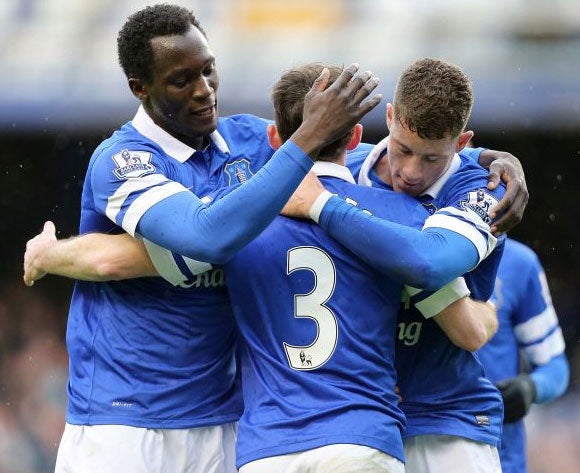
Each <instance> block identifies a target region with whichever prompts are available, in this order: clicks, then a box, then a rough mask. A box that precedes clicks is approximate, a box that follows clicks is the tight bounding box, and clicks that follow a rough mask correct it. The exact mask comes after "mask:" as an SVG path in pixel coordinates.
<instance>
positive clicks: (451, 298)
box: [407, 277, 471, 319]
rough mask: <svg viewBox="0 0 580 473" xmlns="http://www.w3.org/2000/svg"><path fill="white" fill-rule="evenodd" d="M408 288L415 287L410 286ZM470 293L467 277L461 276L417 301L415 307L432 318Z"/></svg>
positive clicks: (424, 315) (425, 315)
mask: <svg viewBox="0 0 580 473" xmlns="http://www.w3.org/2000/svg"><path fill="white" fill-rule="evenodd" d="M407 288H408V289H407V290H409V289H413V288H410V287H409V286H408V287H407ZM470 293H471V292H470V291H469V288H468V287H467V284H466V283H465V279H463V278H461V277H459V278H456V279H454V280H453V281H451V282H449V283H447V284H446V285H445V286H443V287H442V288H441V289H439V290H437V291H436V292H434V293H433V294H431V295H430V296H429V297H427V298H425V299H423V300H422V301H420V302H417V303H416V304H415V307H416V308H417V309H418V310H419V312H421V314H423V317H425V318H426V319H430V318H431V317H434V316H435V315H437V314H438V313H439V312H441V311H442V310H443V309H445V308H446V307H448V306H449V305H451V304H453V303H454V302H455V301H458V300H459V299H461V298H462V297H465V296H468V295H469V294H470Z"/></svg>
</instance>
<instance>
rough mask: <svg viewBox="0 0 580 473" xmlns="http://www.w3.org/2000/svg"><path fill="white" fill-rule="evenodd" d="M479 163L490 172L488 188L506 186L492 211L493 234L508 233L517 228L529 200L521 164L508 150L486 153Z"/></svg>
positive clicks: (488, 150)
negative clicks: (501, 183) (502, 184)
mask: <svg viewBox="0 0 580 473" xmlns="http://www.w3.org/2000/svg"><path fill="white" fill-rule="evenodd" d="M479 164H481V165H482V166H483V167H484V168H486V169H489V177H488V184H487V188H488V189H490V190H493V189H495V188H496V187H497V186H498V185H499V183H500V182H504V183H505V184H506V193H505V195H504V197H503V199H501V201H500V202H499V204H498V205H497V207H495V208H494V209H493V211H492V212H491V215H492V217H493V218H495V217H496V216H499V218H497V219H496V220H494V221H493V223H492V225H491V231H492V233H493V234H494V235H496V236H497V235H499V234H501V233H505V232H508V231H509V230H512V229H513V228H514V227H515V226H517V225H518V224H519V223H520V222H521V221H522V218H523V216H524V211H525V209H526V205H527V204H528V199H529V197H530V195H529V193H528V187H527V185H526V177H525V175H524V170H523V168H522V164H521V162H520V160H519V159H518V158H516V157H515V156H514V155H513V154H511V153H507V152H505V151H495V150H490V149H487V150H484V151H482V152H481V154H480V156H479Z"/></svg>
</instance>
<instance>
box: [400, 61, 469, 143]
mask: <svg viewBox="0 0 580 473" xmlns="http://www.w3.org/2000/svg"><path fill="white" fill-rule="evenodd" d="M472 106H473V91H472V88H471V81H470V80H469V78H468V77H467V76H466V75H465V73H464V72H463V71H462V70H461V69H460V68H459V67H457V66H455V65H453V64H449V63H447V62H445V61H442V60H440V59H431V58H425V59H421V60H419V61H417V62H414V63H413V64H411V65H410V66H408V67H407V68H406V69H405V70H404V71H403V73H402V74H401V77H400V78H399V80H398V82H397V86H396V89H395V97H394V99H393V111H394V118H395V119H396V120H398V121H399V122H400V123H401V124H402V125H403V126H405V127H406V128H408V129H409V130H410V131H412V132H414V133H417V134H418V135H419V136H420V137H421V138H424V139H442V138H449V137H453V138H456V137H458V136H459V135H460V134H461V133H462V132H463V131H464V130H465V127H466V126H467V121H468V120H469V115H470V114H471V108H472Z"/></svg>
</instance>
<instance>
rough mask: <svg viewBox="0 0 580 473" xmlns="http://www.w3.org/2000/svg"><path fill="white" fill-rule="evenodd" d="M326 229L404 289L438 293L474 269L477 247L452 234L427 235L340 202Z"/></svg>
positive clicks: (333, 201)
mask: <svg viewBox="0 0 580 473" xmlns="http://www.w3.org/2000/svg"><path fill="white" fill-rule="evenodd" d="M319 223H320V226H321V227H322V229H323V230H324V231H325V232H326V233H327V234H329V235H330V236H332V237H333V238H334V239H335V240H337V241H338V242H340V243H341V244H342V245H344V246H346V247H347V248H348V249H349V250H351V251H352V252H353V253H354V254H356V255H357V256H358V257H359V258H361V259H362V260H363V261H365V262H366V263H367V264H369V265H371V266H372V267H374V268H375V269H376V270H378V271H380V272H382V273H384V274H386V275H388V276H389V277H391V278H393V279H396V280H397V281H400V282H402V283H404V284H407V285H410V286H413V287H418V288H423V289H428V290H435V289H439V288H440V287H442V286H443V285H445V284H446V283H448V282H449V281H451V280H452V279H455V278H456V277H459V276H461V275H463V274H464V273H466V272H468V271H470V270H471V269H473V268H474V267H475V266H476V265H477V263H478V261H479V255H478V252H477V249H476V248H475V246H474V245H473V243H472V242H471V241H470V240H469V239H468V238H466V237H464V236H462V235H460V234H458V233H455V232H453V231H451V230H446V229H441V228H428V229H425V230H423V231H419V230H416V229H414V228H409V227H406V226H404V225H400V224H398V223H394V222H390V221H388V220H382V219H379V218H377V217H373V216H372V215H369V214H367V213H366V212H362V211H360V210H358V209H356V208H355V207H353V206H351V205H349V204H348V203H346V202H344V201H343V200H342V199H339V198H338V197H332V198H330V200H329V201H328V203H327V204H326V205H325V206H324V208H323V209H322V212H321V214H320V222H319Z"/></svg>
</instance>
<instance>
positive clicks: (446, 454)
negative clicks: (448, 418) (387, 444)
mask: <svg viewBox="0 0 580 473" xmlns="http://www.w3.org/2000/svg"><path fill="white" fill-rule="evenodd" d="M404 446H405V457H406V459H407V461H406V463H405V467H406V470H407V473H501V464H500V461H499V453H498V451H497V448H496V447H493V446H492V445H489V444H487V443H481V442H475V441H473V440H469V439H466V438H463V437H456V436H453V435H419V436H417V437H411V438H408V439H405V441H404Z"/></svg>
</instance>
